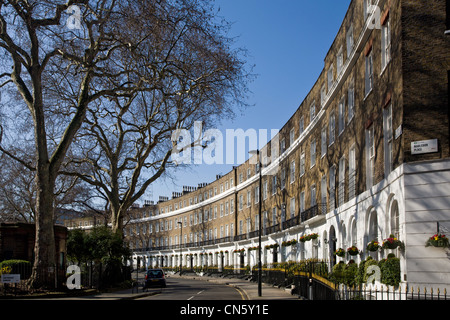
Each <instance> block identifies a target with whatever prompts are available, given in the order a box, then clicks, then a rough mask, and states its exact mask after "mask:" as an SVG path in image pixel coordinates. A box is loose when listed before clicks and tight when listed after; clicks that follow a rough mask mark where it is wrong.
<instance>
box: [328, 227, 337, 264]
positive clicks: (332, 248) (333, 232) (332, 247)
mask: <svg viewBox="0 0 450 320" xmlns="http://www.w3.org/2000/svg"><path fill="white" fill-rule="evenodd" d="M336 241H337V239H336V230H335V229H334V226H331V227H330V239H329V240H328V251H329V253H330V267H331V268H333V266H334V265H335V264H336V256H335V254H334V252H335V251H336Z"/></svg>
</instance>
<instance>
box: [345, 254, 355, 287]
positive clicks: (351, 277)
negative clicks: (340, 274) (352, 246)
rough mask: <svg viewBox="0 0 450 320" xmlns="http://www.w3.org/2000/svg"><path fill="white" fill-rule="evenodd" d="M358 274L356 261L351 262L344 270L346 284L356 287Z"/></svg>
mask: <svg viewBox="0 0 450 320" xmlns="http://www.w3.org/2000/svg"><path fill="white" fill-rule="evenodd" d="M357 273H358V265H357V264H356V263H355V261H354V260H350V261H349V263H348V264H347V266H346V268H345V270H344V277H345V282H344V283H345V284H346V285H348V286H350V287H354V286H355V285H356V275H357Z"/></svg>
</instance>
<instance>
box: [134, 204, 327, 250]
mask: <svg viewBox="0 0 450 320" xmlns="http://www.w3.org/2000/svg"><path fill="white" fill-rule="evenodd" d="M326 214H327V205H326V204H325V203H320V204H316V205H314V206H312V207H311V208H309V209H307V210H305V211H303V212H301V213H300V214H299V215H297V216H295V217H293V218H291V219H289V220H286V221H283V222H281V223H279V224H276V225H273V226H269V227H264V228H263V230H262V232H263V233H262V235H263V236H266V235H269V234H273V233H277V232H281V231H283V230H286V229H289V228H292V227H295V226H299V225H301V224H302V223H305V222H312V221H311V220H312V219H314V220H317V218H318V217H325V215H326ZM258 235H259V230H255V231H251V232H248V233H244V234H240V235H236V236H234V237H231V236H229V237H223V238H218V239H211V240H206V241H197V242H191V243H185V244H183V245H182V248H195V247H204V246H209V245H215V244H221V243H228V242H233V241H241V240H247V239H252V238H256V237H258ZM179 248H180V245H179V244H178V245H171V246H163V247H161V246H160V247H153V248H139V249H134V251H138V252H140V251H162V250H168V249H179Z"/></svg>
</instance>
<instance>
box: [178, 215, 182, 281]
mask: <svg viewBox="0 0 450 320" xmlns="http://www.w3.org/2000/svg"><path fill="white" fill-rule="evenodd" d="M178 224H179V225H180V277H181V269H182V268H183V222H181V221H178Z"/></svg>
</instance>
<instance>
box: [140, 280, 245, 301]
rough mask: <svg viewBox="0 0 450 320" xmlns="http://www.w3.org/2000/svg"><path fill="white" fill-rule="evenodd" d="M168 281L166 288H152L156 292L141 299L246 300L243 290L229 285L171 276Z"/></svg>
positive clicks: (151, 290) (150, 290)
mask: <svg viewBox="0 0 450 320" xmlns="http://www.w3.org/2000/svg"><path fill="white" fill-rule="evenodd" d="M166 281H167V287H166V288H150V289H148V291H149V292H155V293H156V294H155V295H152V296H148V297H144V298H141V299H139V300H185V301H186V300H188V301H191V300H245V296H244V294H243V293H242V292H241V291H239V290H238V289H237V288H234V287H231V286H227V285H221V284H217V283H210V282H208V281H203V280H191V279H181V278H171V277H167V278H166Z"/></svg>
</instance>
